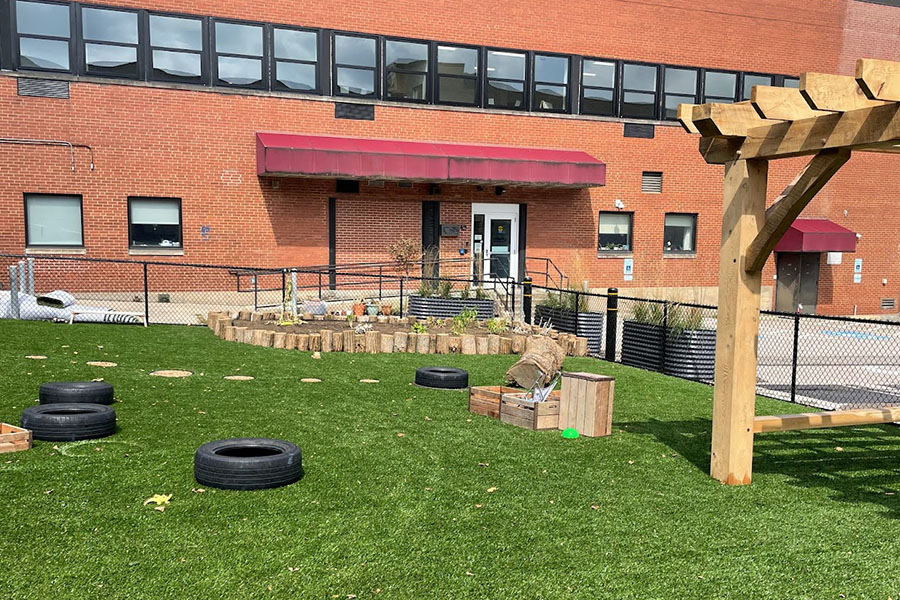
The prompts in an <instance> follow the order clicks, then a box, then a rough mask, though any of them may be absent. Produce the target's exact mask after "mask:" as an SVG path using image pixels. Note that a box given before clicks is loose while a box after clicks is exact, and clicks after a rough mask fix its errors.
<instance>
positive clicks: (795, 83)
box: [784, 77, 800, 88]
mask: <svg viewBox="0 0 900 600" xmlns="http://www.w3.org/2000/svg"><path fill="white" fill-rule="evenodd" d="M784 87H786V88H799V87H800V78H799V77H785V78H784Z"/></svg>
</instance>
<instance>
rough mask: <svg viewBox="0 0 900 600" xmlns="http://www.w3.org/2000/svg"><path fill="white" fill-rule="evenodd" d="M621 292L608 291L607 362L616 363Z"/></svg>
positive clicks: (616, 290) (615, 290)
mask: <svg viewBox="0 0 900 600" xmlns="http://www.w3.org/2000/svg"><path fill="white" fill-rule="evenodd" d="M618 321H619V290H618V288H609V289H608V290H606V360H608V361H609V362H616V344H617V342H616V337H617V335H618V332H619V330H618V327H619V323H618Z"/></svg>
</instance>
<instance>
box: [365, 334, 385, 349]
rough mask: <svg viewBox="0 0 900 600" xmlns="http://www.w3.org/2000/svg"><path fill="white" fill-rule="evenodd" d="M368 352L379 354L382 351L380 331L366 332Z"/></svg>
mask: <svg viewBox="0 0 900 600" xmlns="http://www.w3.org/2000/svg"><path fill="white" fill-rule="evenodd" d="M366 352H368V353H369V354H378V353H379V352H381V334H380V333H379V332H377V331H367V332H366Z"/></svg>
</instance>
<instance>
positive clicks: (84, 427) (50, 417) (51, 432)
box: [21, 403, 116, 442]
mask: <svg viewBox="0 0 900 600" xmlns="http://www.w3.org/2000/svg"><path fill="white" fill-rule="evenodd" d="M21 425H22V427H24V428H25V429H30V430H31V432H32V434H33V436H34V439H36V440H43V441H45V442H74V441H77V440H93V439H97V438H104V437H107V436H110V435H112V434H114V433H115V432H116V411H115V410H113V408H112V407H111V406H106V405H104V404H81V403H68V404H42V405H40V406H32V407H29V408H26V409H25V410H23V411H22V419H21Z"/></svg>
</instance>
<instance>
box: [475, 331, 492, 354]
mask: <svg viewBox="0 0 900 600" xmlns="http://www.w3.org/2000/svg"><path fill="white" fill-rule="evenodd" d="M488 349H489V344H488V339H487V336H486V335H479V336H478V337H477V338H475V350H476V353H477V354H487V353H488Z"/></svg>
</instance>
